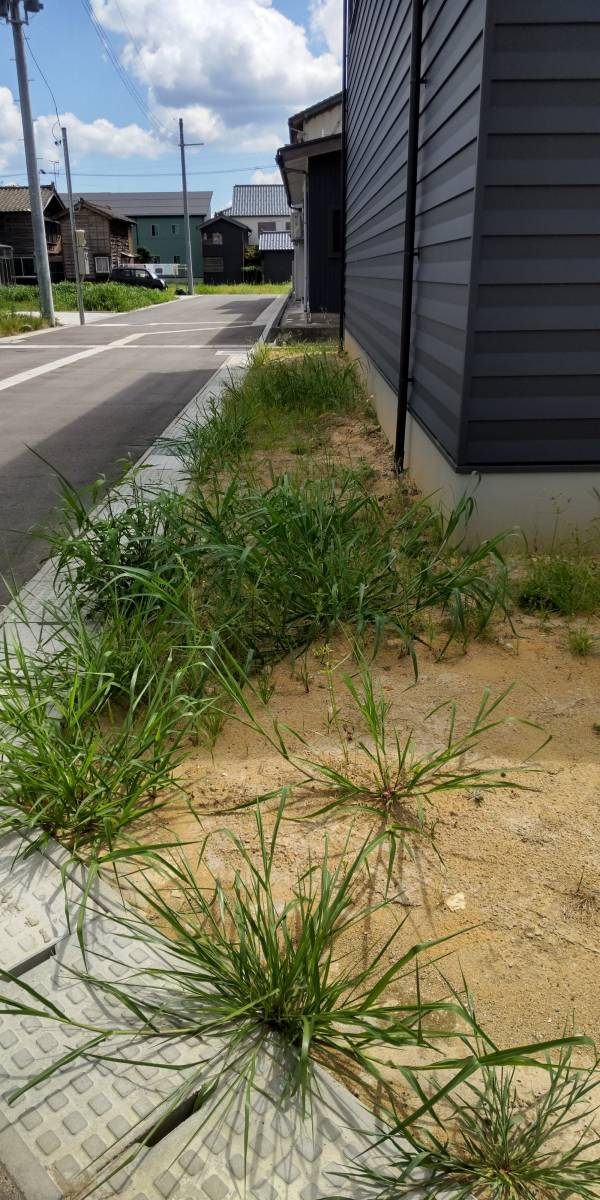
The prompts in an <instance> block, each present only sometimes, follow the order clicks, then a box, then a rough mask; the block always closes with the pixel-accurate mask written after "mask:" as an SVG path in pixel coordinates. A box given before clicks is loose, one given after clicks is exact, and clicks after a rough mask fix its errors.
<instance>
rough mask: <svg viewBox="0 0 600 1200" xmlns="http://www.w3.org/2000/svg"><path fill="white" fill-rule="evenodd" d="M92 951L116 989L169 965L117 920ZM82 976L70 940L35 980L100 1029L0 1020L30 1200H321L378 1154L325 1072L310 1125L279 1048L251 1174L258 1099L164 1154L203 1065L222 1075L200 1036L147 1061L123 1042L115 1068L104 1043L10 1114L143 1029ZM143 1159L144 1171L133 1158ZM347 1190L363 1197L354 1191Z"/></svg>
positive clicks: (92, 963) (2, 1139) (179, 1133)
mask: <svg viewBox="0 0 600 1200" xmlns="http://www.w3.org/2000/svg"><path fill="white" fill-rule="evenodd" d="M86 946H88V947H89V958H88V966H89V970H90V972H91V973H92V974H96V975H100V974H101V975H102V976H103V978H106V979H107V980H109V981H110V982H111V984H112V985H113V986H114V988H115V989H118V987H119V984H120V983H122V982H123V980H124V979H127V980H128V981H129V983H131V982H132V980H137V981H138V982H139V981H141V980H143V978H144V971H145V969H146V968H148V967H152V966H154V965H156V963H157V962H158V961H160V960H159V959H158V958H157V956H156V955H154V954H153V953H152V952H150V951H148V950H147V949H146V948H144V947H140V946H139V945H137V944H136V943H135V942H133V941H129V940H128V939H127V938H126V937H124V936H123V935H122V933H121V932H120V931H119V929H118V927H115V923H114V922H113V921H112V920H111V919H110V918H109V917H105V916H100V917H94V918H91V919H90V921H89V924H88V927H87V930H86ZM163 961H164V960H163ZM82 970H83V961H82V957H81V950H80V947H79V943H78V940H77V938H76V937H75V936H74V935H71V936H69V937H67V938H66V939H65V940H64V941H63V942H62V943H60V944H59V945H58V947H57V949H56V954H54V955H52V956H51V957H49V958H48V959H47V960H46V961H44V962H41V963H38V965H37V966H33V967H32V969H30V970H28V971H27V972H26V973H25V975H24V976H23V979H24V981H26V982H27V984H29V985H30V986H31V987H33V988H35V989H36V990H38V991H39V992H40V993H41V994H42V995H44V996H47V997H48V998H49V999H51V1000H52V1002H53V1003H55V1004H56V1005H57V1006H58V1007H59V1008H60V1009H62V1010H64V1011H65V1012H66V1013H68V1014H69V1015H72V1016H73V1017H75V1018H76V1019H77V1020H78V1021H80V1022H82V1023H85V1024H86V1025H87V1026H88V1027H91V1029H90V1028H88V1029H85V1030H78V1029H73V1028H71V1027H69V1026H64V1025H62V1024H59V1023H57V1022H55V1021H47V1020H45V1019H44V1018H43V1017H38V1016H36V1015H31V1016H28V1017H25V1018H23V1017H18V1016H13V1015H2V1016H0V1050H1V1058H0V1061H1V1064H2V1065H1V1067H0V1157H2V1158H4V1165H5V1166H6V1167H7V1169H8V1171H9V1173H10V1174H12V1176H13V1178H15V1181H16V1183H17V1185H18V1186H19V1187H20V1188H21V1189H22V1191H23V1195H24V1197H25V1200H58V1198H59V1197H61V1196H65V1197H67V1196H68V1197H69V1198H70V1200H75V1198H76V1197H81V1196H84V1195H87V1194H88V1193H89V1192H90V1189H92V1188H94V1187H95V1186H96V1185H97V1184H99V1183H100V1184H101V1186H100V1187H98V1189H97V1190H95V1191H94V1195H95V1196H97V1197H98V1198H99V1200H105V1198H108V1197H111V1196H115V1195H116V1196H119V1197H121V1198H122V1200H169V1198H170V1200H225V1198H226V1197H238V1196H239V1197H240V1200H242V1197H244V1196H246V1197H248V1200H253V1198H255V1200H284V1198H285V1200H316V1198H317V1197H318V1196H322V1195H327V1194H331V1193H332V1192H339V1191H341V1190H342V1189H341V1188H340V1184H341V1181H340V1180H339V1179H337V1178H336V1176H335V1171H336V1169H338V1168H339V1166H340V1164H343V1163H346V1164H347V1163H348V1162H349V1161H350V1160H351V1159H353V1158H354V1157H355V1155H356V1154H357V1153H358V1152H359V1151H360V1150H362V1149H364V1148H365V1146H366V1145H367V1142H368V1134H369V1132H370V1133H372V1134H373V1135H376V1133H377V1126H376V1123H375V1121H374V1119H373V1118H372V1116H371V1115H370V1114H369V1113H367V1112H366V1110H364V1109H363V1108H362V1106H361V1105H360V1104H358V1102H357V1101H356V1100H355V1099H354V1098H353V1097H352V1096H351V1095H350V1093H349V1092H347V1091H346V1090H345V1089H343V1088H341V1087H340V1086H339V1085H338V1084H337V1083H336V1082H334V1081H333V1080H332V1079H330V1078H329V1077H328V1076H327V1075H326V1074H325V1073H324V1072H321V1071H319V1072H318V1089H317V1092H318V1094H317V1095H316V1096H315V1099H314V1102H313V1107H312V1110H311V1112H310V1114H309V1115H307V1116H304V1117H303V1115H302V1113H301V1108H300V1102H299V1100H298V1099H297V1098H294V1099H293V1100H291V1099H290V1098H289V1096H286V1091H285V1082H286V1080H287V1079H288V1078H289V1072H288V1071H286V1067H285V1062H284V1061H283V1059H282V1055H283V1054H284V1050H283V1048H282V1047H280V1046H279V1045H278V1044H277V1043H273V1044H272V1045H271V1046H270V1049H269V1050H268V1051H266V1050H265V1051H263V1052H262V1054H261V1057H260V1060H259V1064H258V1070H257V1074H256V1077H255V1086H254V1088H253V1090H252V1092H251V1095H250V1097H249V1103H250V1107H251V1112H252V1116H251V1122H250V1139H249V1147H248V1157H247V1161H246V1164H244V1104H245V1102H246V1097H245V1093H244V1091H243V1089H239V1088H238V1089H235V1091H231V1092H230V1093H227V1094H226V1095H224V1096H223V1097H219V1096H218V1094H217V1097H216V1098H213V1100H212V1101H211V1103H210V1105H208V1106H206V1108H204V1109H203V1108H200V1109H199V1110H198V1111H197V1112H195V1113H194V1114H193V1115H191V1116H188V1117H187V1119H183V1118H182V1121H181V1124H179V1125H176V1127H175V1128H174V1129H172V1130H171V1132H166V1136H164V1138H163V1139H162V1140H161V1141H159V1142H157V1144H156V1145H154V1146H153V1147H152V1148H144V1149H143V1150H139V1149H138V1148H137V1144H138V1143H140V1142H141V1140H142V1139H143V1137H144V1135H145V1134H147V1133H148V1131H149V1130H150V1129H153V1127H154V1126H155V1125H156V1122H157V1120H159V1119H160V1117H161V1115H162V1116H165V1115H166V1113H167V1112H170V1110H171V1105H172V1098H173V1095H174V1093H175V1092H176V1091H177V1089H178V1088H180V1087H181V1084H182V1082H183V1081H184V1079H185V1075H186V1073H188V1072H190V1071H197V1070H198V1068H202V1066H203V1064H206V1067H207V1069H208V1068H209V1066H210V1061H211V1059H214V1057H215V1054H217V1053H218V1051H219V1043H216V1044H215V1043H214V1042H212V1041H211V1043H210V1046H206V1047H203V1046H202V1045H200V1043H199V1042H198V1041H197V1040H194V1039H191V1038H188V1039H183V1038H182V1040H181V1041H173V1040H169V1041H168V1042H164V1043H163V1042H160V1041H158V1042H153V1043H152V1050H151V1052H150V1053H148V1050H147V1049H146V1050H145V1051H144V1050H143V1048H142V1046H141V1044H140V1042H139V1041H137V1040H134V1041H132V1042H131V1043H129V1042H128V1041H127V1039H126V1038H125V1039H123V1038H122V1037H121V1038H119V1039H116V1040H115V1041H114V1042H113V1043H110V1044H109V1045H108V1046H107V1045H106V1044H104V1045H103V1046H102V1047H99V1048H98V1053H99V1054H111V1055H112V1054H114V1056H115V1061H103V1060H101V1059H99V1058H95V1057H94V1047H93V1046H91V1047H90V1049H89V1052H88V1054H87V1056H86V1058H85V1059H83V1060H82V1059H78V1060H76V1061H75V1062H71V1063H66V1064H65V1066H64V1067H63V1068H62V1069H61V1071H60V1074H56V1075H54V1076H51V1077H49V1078H48V1079H45V1080H43V1081H42V1082H40V1083H39V1084H37V1085H36V1087H35V1088H33V1089H32V1090H31V1091H28V1092H25V1094H24V1095H23V1096H21V1097H20V1098H19V1099H18V1100H16V1102H14V1103H13V1104H9V1102H8V1100H9V1096H10V1095H11V1093H13V1092H14V1091H15V1090H16V1089H18V1088H19V1087H20V1086H22V1085H23V1084H24V1083H26V1081H27V1080H28V1079H31V1078H32V1077H33V1076H35V1075H37V1074H39V1073H40V1072H43V1071H44V1069H45V1068H46V1067H47V1066H49V1065H50V1064H51V1063H52V1062H55V1061H56V1060H57V1059H59V1058H61V1057H62V1056H63V1055H65V1054H68V1053H69V1052H72V1051H73V1050H75V1049H76V1047H77V1046H80V1045H83V1044H85V1043H86V1042H90V1041H91V1039H92V1038H93V1036H94V1033H93V1030H94V1029H98V1028H101V1029H102V1028H106V1027H107V1026H108V1027H111V1026H114V1025H116V1024H119V1025H120V1027H121V1028H125V1029H126V1028H127V1026H128V1025H130V1024H131V1022H132V1018H131V1016H130V1014H129V1013H128V1012H127V1010H126V1009H125V1008H124V1006H123V1005H122V1004H121V1002H120V1001H119V999H118V996H117V995H114V993H113V995H111V996H107V995H106V994H100V993H98V991H97V990H94V989H93V988H92V987H91V986H90V985H88V984H87V983H86V982H85V981H84V980H83V979H81V978H79V976H78V973H79V972H81V971H82ZM16 988H17V985H16V984H9V985H4V988H3V990H4V991H5V992H8V993H9V994H10V991H11V989H16ZM113 996H114V998H113ZM34 1007H35V1004H34ZM222 1044H223V1043H221V1045H222ZM120 1057H123V1058H125V1057H127V1058H132V1059H134V1060H135V1059H136V1058H137V1059H147V1060H150V1064H151V1065H144V1063H143V1062H140V1065H139V1066H135V1065H131V1064H129V1063H124V1062H119V1058H120ZM203 1074H204V1072H203ZM215 1099H216V1100H217V1103H215ZM357 1130H361V1131H362V1132H361V1133H360V1134H359V1133H357V1132H356V1131H357ZM365 1131H366V1132H365ZM132 1150H136V1154H135V1157H134V1159H133V1161H130V1162H126V1160H127V1159H128V1158H129V1157H130V1155H131V1152H132ZM124 1163H125V1165H123V1164H124ZM15 1164H16V1166H15ZM23 1164H24V1165H23ZM102 1181H105V1182H102ZM346 1194H347V1195H348V1196H353V1195H358V1194H359V1193H358V1192H355V1191H354V1190H352V1188H350V1189H349V1190H348V1189H347V1190H346ZM417 1194H418V1193H417V1192H415V1197H416V1196H417Z"/></svg>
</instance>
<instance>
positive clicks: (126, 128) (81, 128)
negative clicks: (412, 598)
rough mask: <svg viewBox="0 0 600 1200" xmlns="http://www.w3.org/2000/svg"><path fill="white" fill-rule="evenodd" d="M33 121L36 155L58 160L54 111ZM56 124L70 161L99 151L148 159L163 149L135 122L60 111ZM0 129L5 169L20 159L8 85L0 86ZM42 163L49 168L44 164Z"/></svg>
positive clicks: (0, 162) (17, 121) (0, 161)
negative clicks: (116, 122)
mask: <svg viewBox="0 0 600 1200" xmlns="http://www.w3.org/2000/svg"><path fill="white" fill-rule="evenodd" d="M34 124H35V141H36V150H37V154H38V157H39V158H40V159H60V158H61V157H62V155H61V150H60V148H59V147H57V145H56V140H57V138H60V130H59V128H58V123H57V120H56V114H53V115H52V116H42V117H37V118H36V120H35V123H34ZM60 124H61V125H65V126H66V128H67V131H68V134H69V150H70V152H71V158H72V159H73V161H74V162H77V161H78V160H79V159H82V158H85V156H86V155H99V154H103V155H108V156H109V157H113V158H121V159H130V158H131V156H132V154H136V155H139V156H140V157H141V158H150V159H152V158H156V157H157V156H158V155H159V154H161V153H162V152H163V151H164V150H165V149H166V144H165V143H164V142H161V141H160V139H159V138H158V137H156V136H155V134H153V133H148V131H147V130H145V129H142V128H141V127H140V126H139V125H135V124H132V125H113V123H112V121H107V120H106V119H105V118H104V117H98V118H97V119H96V120H95V121H80V120H79V117H76V116H75V115H74V114H73V113H63V114H62V115H61V117H60ZM0 129H2V143H1V145H0V170H5V169H6V168H7V167H8V166H9V164H10V163H12V164H13V167H12V169H13V170H15V169H16V168H15V166H14V163H15V159H21V160H23V159H24V151H23V142H22V137H23V132H22V128H21V113H20V110H19V107H18V105H17V103H16V101H15V98H14V96H13V94H12V92H11V91H10V88H7V87H0ZM44 165H45V166H46V168H47V169H49V164H48V163H45V164H44ZM24 182H25V177H23V183H24Z"/></svg>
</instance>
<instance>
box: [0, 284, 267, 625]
mask: <svg viewBox="0 0 600 1200" xmlns="http://www.w3.org/2000/svg"><path fill="white" fill-rule="evenodd" d="M273 299H274V297H272V296H261V297H260V298H259V299H256V298H255V297H253V296H196V297H194V298H191V297H190V298H189V299H187V298H186V299H182V300H177V301H173V302H172V303H169V304H164V305H156V306H154V305H153V306H152V307H150V308H146V309H143V310H142V311H140V312H134V313H123V314H122V315H119V316H110V317H107V319H106V320H103V321H97V322H94V324H90V325H86V326H84V327H83V328H81V327H75V328H73V327H66V328H62V329H53V330H50V331H48V332H45V333H42V334H35V335H33V336H29V337H24V338H11V339H10V341H7V340H6V339H0V577H1V578H0V603H4V602H6V600H7V598H8V596H9V586H13V587H14V586H15V584H22V583H24V582H25V581H26V580H28V579H30V578H31V576H32V575H34V574H35V572H36V570H37V568H38V566H39V564H40V561H41V559H42V558H43V554H44V548H43V545H42V544H41V543H40V542H36V541H33V540H32V539H31V536H30V533H29V531H30V530H31V528H32V527H33V526H37V525H39V524H44V523H46V522H48V521H49V520H51V518H52V512H53V510H54V509H55V506H56V503H57V499H58V496H59V491H58V485H57V482H56V478H55V476H54V475H53V472H52V469H51V467H50V466H47V465H46V463H49V464H51V466H52V467H54V468H56V469H57V470H58V471H60V472H61V473H62V474H63V475H66V476H67V478H68V479H69V480H70V481H71V483H73V484H74V485H75V486H76V487H77V488H81V487H83V486H85V485H86V484H90V483H93V482H94V480H96V479H98V478H99V476H101V475H103V476H106V478H107V480H108V481H109V482H111V481H114V480H115V479H116V478H117V477H118V475H119V474H120V470H121V467H120V464H122V461H123V460H124V459H126V458H130V459H131V460H132V461H135V460H136V459H137V458H139V456H140V455H141V454H142V453H143V452H144V450H146V449H147V447H148V446H149V445H150V444H151V443H152V442H153V441H154V439H155V438H156V437H158V436H159V435H160V434H161V433H162V431H163V429H165V427H166V426H167V425H168V424H169V422H170V421H172V420H173V418H174V417H175V416H176V415H177V413H178V412H180V411H181V409H182V408H183V407H184V406H185V405H186V404H187V402H188V401H189V400H191V399H192V397H193V396H194V395H195V394H196V392H198V391H199V390H200V388H201V387H203V386H204V384H205V383H207V382H208V381H209V379H210V378H211V376H212V375H213V374H214V372H215V371H216V370H218V368H219V367H220V366H222V364H223V363H224V362H225V361H226V356H227V354H228V352H230V351H233V350H240V349H242V348H243V347H245V346H251V345H252V343H253V342H255V341H256V339H257V338H258V337H259V335H260V333H261V330H262V329H263V328H264V325H265V322H266V319H267V318H266V316H265V313H266V310H267V308H268V307H269V305H270V304H271V303H272V301H273ZM58 315H59V319H60V314H58ZM34 451H35V453H34ZM36 455H39V456H40V457H36ZM42 459H44V460H45V462H43V461H42Z"/></svg>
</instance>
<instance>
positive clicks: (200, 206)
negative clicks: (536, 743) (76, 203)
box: [80, 192, 212, 217]
mask: <svg viewBox="0 0 600 1200" xmlns="http://www.w3.org/2000/svg"><path fill="white" fill-rule="evenodd" d="M80 194H83V198H84V200H89V202H90V204H96V205H98V207H99V208H112V209H113V211H114V212H120V213H127V215H128V216H129V217H181V216H183V197H182V194H181V192H83V193H80ZM211 200H212V192H188V204H189V210H190V216H191V217H208V216H210V204H211Z"/></svg>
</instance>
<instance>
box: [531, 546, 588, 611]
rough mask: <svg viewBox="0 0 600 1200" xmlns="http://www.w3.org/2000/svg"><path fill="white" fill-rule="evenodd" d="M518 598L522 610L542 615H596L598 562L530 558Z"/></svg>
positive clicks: (562, 558) (583, 558) (554, 557)
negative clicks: (592, 613)
mask: <svg viewBox="0 0 600 1200" xmlns="http://www.w3.org/2000/svg"><path fill="white" fill-rule="evenodd" d="M517 598H518V602H519V604H520V605H521V608H525V609H530V610H532V611H533V612H539V613H542V614H547V613H560V615H561V616H565V617H572V616H574V615H575V614H576V613H591V612H595V611H597V610H598V609H599V608H600V562H598V560H597V559H593V558H586V557H584V556H583V555H582V556H581V557H578V558H568V557H566V556H564V555H559V554H556V555H545V556H541V557H539V558H532V559H531V561H530V563H529V570H528V573H527V575H526V577H525V579H524V580H523V581H522V582H521V583H520V584H519V587H518V592H517Z"/></svg>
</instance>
